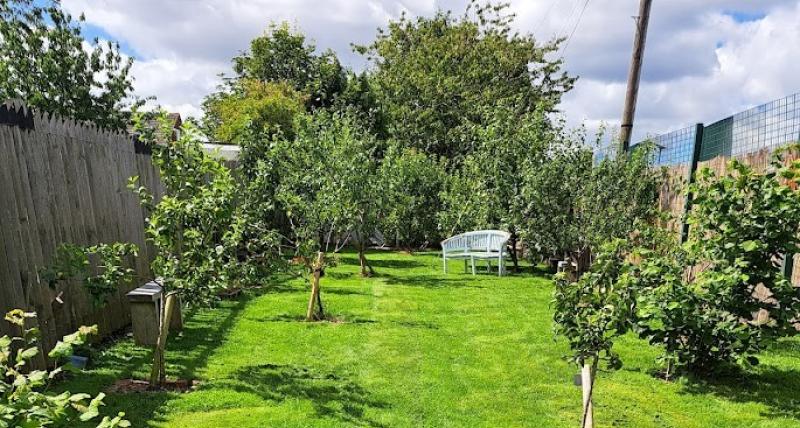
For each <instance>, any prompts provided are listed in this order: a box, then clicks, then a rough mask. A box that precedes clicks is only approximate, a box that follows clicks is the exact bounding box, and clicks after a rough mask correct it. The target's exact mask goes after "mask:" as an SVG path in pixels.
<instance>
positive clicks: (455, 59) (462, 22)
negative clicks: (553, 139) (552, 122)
mask: <svg viewBox="0 0 800 428" xmlns="http://www.w3.org/2000/svg"><path fill="white" fill-rule="evenodd" d="M506 9H507V5H503V4H501V5H492V4H486V5H479V4H478V3H477V2H475V1H473V2H471V3H470V6H469V7H468V9H467V11H466V12H465V13H464V15H462V16H459V17H456V16H454V15H453V14H452V13H451V12H449V11H447V12H444V11H439V12H437V13H436V14H435V15H434V16H433V17H417V18H409V17H407V16H406V15H403V16H402V17H401V18H400V20H399V21H394V22H391V23H390V24H389V27H388V29H387V30H379V33H378V36H377V39H376V40H375V41H374V42H373V43H372V44H370V45H368V46H361V47H359V48H358V50H359V51H360V52H361V53H363V54H364V55H366V56H367V58H368V59H369V60H370V61H371V62H372V64H373V68H374V81H375V82H376V86H377V87H376V91H377V96H378V97H379V99H380V105H381V108H382V109H383V111H384V114H385V115H386V117H387V126H388V132H389V135H390V137H392V138H394V139H396V140H398V141H400V142H402V143H403V144H405V145H406V146H408V147H416V148H419V149H420V150H423V151H425V152H426V153H429V154H433V155H436V156H438V157H444V158H447V159H452V158H462V157H464V156H466V155H467V154H469V153H471V152H472V151H473V150H474V149H475V145H476V140H477V138H476V133H477V128H479V127H481V126H485V125H486V124H487V123H488V122H489V118H488V117H487V112H490V111H491V107H492V106H494V105H496V104H498V103H499V104H506V105H513V106H514V114H515V115H516V116H522V115H524V114H526V113H530V112H532V111H534V110H535V109H536V106H537V105H548V106H550V107H552V108H555V107H556V106H558V103H559V101H560V99H561V96H562V94H563V93H565V92H566V91H568V90H570V89H571V88H572V85H573V83H574V81H575V79H574V78H573V77H570V76H568V75H567V74H566V72H564V71H563V70H562V62H561V60H560V59H552V58H551V56H552V54H553V53H554V52H555V51H556V50H557V49H558V46H559V41H558V40H554V41H551V42H547V43H539V42H538V41H537V40H536V39H535V38H534V37H533V36H532V35H530V34H519V33H516V32H514V31H513V30H512V28H511V23H512V22H513V19H514V16H513V15H510V14H508V13H507V11H506ZM512 100H513V102H512Z"/></svg>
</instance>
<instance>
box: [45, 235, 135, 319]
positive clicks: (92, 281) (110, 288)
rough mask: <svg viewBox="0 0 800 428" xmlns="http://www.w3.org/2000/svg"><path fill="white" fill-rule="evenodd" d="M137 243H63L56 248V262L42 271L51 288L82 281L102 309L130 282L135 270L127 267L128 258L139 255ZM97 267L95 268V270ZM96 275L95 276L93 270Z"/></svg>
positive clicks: (96, 304)
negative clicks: (126, 260) (72, 281)
mask: <svg viewBox="0 0 800 428" xmlns="http://www.w3.org/2000/svg"><path fill="white" fill-rule="evenodd" d="M138 252H139V249H138V248H137V247H136V245H134V244H130V243H123V242H114V243H112V244H98V245H92V246H89V247H83V246H78V245H73V244H62V245H60V246H59V247H58V248H57V249H56V255H55V257H54V258H53V262H52V263H51V264H50V265H49V266H48V267H47V268H45V269H42V271H40V272H39V276H40V278H41V279H43V280H44V281H46V282H47V283H48V285H50V287H55V286H56V284H57V283H58V282H59V281H66V280H70V279H75V280H79V281H81V283H82V284H83V286H84V287H85V288H86V290H87V291H88V292H89V295H90V296H91V297H92V301H93V303H94V305H95V306H98V307H99V306H102V305H104V304H105V303H106V301H107V300H108V296H109V295H111V294H113V293H114V292H115V291H116V290H117V287H118V286H119V285H120V284H124V283H130V282H131V281H132V280H133V274H134V273H135V271H134V270H133V269H132V268H130V267H128V266H126V263H125V259H128V258H130V257H135V256H137V255H138ZM92 266H94V269H92ZM93 270H94V271H96V272H97V273H96V274H92V273H91V272H92V271H93Z"/></svg>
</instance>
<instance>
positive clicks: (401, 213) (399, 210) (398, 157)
mask: <svg viewBox="0 0 800 428" xmlns="http://www.w3.org/2000/svg"><path fill="white" fill-rule="evenodd" d="M377 176H378V177H377V179H379V180H383V181H384V183H383V198H382V200H383V202H382V205H383V211H384V216H383V218H382V220H381V229H382V231H383V233H384V236H386V239H387V240H390V239H394V241H395V243H396V244H397V245H398V246H403V247H405V248H406V249H409V250H410V249H412V248H414V247H424V246H426V245H428V244H430V243H431V242H434V240H435V239H436V238H437V237H438V230H437V229H438V225H437V221H436V219H437V218H436V216H437V213H438V212H439V210H440V209H441V203H440V198H439V193H440V192H441V190H442V186H443V183H444V176H445V174H444V165H443V164H441V163H438V162H436V161H434V160H433V159H432V158H431V157H430V156H428V155H426V154H425V153H422V152H420V151H418V150H416V149H408V148H407V149H403V148H401V147H398V146H397V145H392V146H390V147H389V150H388V152H387V153H386V156H385V157H384V158H383V161H382V162H381V166H380V169H379V172H378V174H377ZM373 179H374V178H373Z"/></svg>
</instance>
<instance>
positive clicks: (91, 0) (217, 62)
mask: <svg viewBox="0 0 800 428" xmlns="http://www.w3.org/2000/svg"><path fill="white" fill-rule="evenodd" d="M465 4H466V0H361V1H354V0H329V1H324V2H321V1H312V0H195V1H191V2H189V1H185V0H138V1H130V0H63V5H64V7H65V8H67V9H68V10H69V11H71V12H73V13H76V14H77V13H79V12H80V11H84V12H85V14H86V18H87V20H88V22H89V23H91V24H93V25H96V26H98V27H101V28H103V29H104V30H105V31H106V32H107V33H108V34H110V35H111V36H112V37H114V38H117V39H120V40H123V41H125V42H126V44H127V46H130V47H131V48H132V49H133V50H134V51H135V52H136V54H137V57H138V58H139V60H138V61H137V62H136V65H135V67H134V71H133V72H134V76H135V77H136V90H137V92H138V93H139V94H140V95H156V96H157V97H158V99H159V101H160V102H161V103H162V105H164V106H166V107H168V108H171V109H175V110H178V111H181V113H184V112H185V113H191V114H197V113H198V112H199V105H200V101H201V100H202V97H203V96H204V95H205V94H206V93H208V92H209V91H211V90H213V89H214V87H215V85H216V83H217V78H216V75H217V74H218V73H219V72H223V71H227V70H229V61H230V58H231V57H233V56H235V55H236V54H237V53H238V52H240V51H241V50H244V49H246V48H247V45H248V42H249V41H250V40H251V39H252V38H253V37H255V36H257V35H258V34H260V33H261V32H263V30H264V28H266V26H267V25H268V24H269V23H270V22H274V21H282V20H288V21H289V22H292V23H295V24H296V25H297V26H299V27H300V29H301V30H302V31H304V32H305V33H306V34H307V35H308V37H309V38H310V39H312V40H313V41H315V42H316V44H317V46H318V48H320V49H327V48H332V49H334V50H335V51H336V52H337V53H338V55H339V56H340V58H342V60H343V62H345V63H346V64H348V65H351V66H355V67H357V68H361V67H363V65H364V60H363V58H361V57H360V56H358V55H356V54H354V53H353V52H352V51H351V49H350V43H351V42H354V43H357V44H364V43H368V42H369V41H371V40H373V39H374V37H375V33H376V29H377V28H378V27H383V26H385V25H386V23H387V22H388V20H389V19H392V18H397V17H398V16H399V15H400V13H402V12H403V11H405V12H407V13H410V14H412V15H420V14H421V15H430V14H432V13H433V12H434V11H435V10H436V8H437V7H442V8H449V9H452V10H454V11H455V12H456V13H460V12H461V11H463V9H464V5H465ZM583 4H584V0H537V1H531V0H512V1H511V6H512V9H513V11H514V12H515V13H516V14H517V16H518V19H517V21H516V24H515V25H516V27H517V28H518V29H519V30H520V31H524V32H533V33H534V34H535V35H536V36H537V38H539V39H540V40H543V41H544V40H549V39H551V38H552V37H555V36H558V35H565V34H569V33H570V32H571V31H572V29H573V28H574V26H575V25H576V22H577V20H578V15H579V13H580V11H581V8H582V7H583ZM637 7H638V2H637V1H633V0H629V1H620V0H592V1H589V3H588V6H587V8H586V11H585V14H584V15H583V17H582V19H581V21H580V25H579V26H578V28H577V31H576V32H575V35H574V36H573V37H572V39H571V40H570V44H569V47H568V48H567V50H566V51H565V59H566V65H567V69H568V70H569V71H570V72H571V73H572V74H577V75H579V76H580V77H581V79H580V80H579V81H578V84H577V86H576V88H575V90H574V91H573V92H572V93H570V94H569V95H568V96H567V97H566V98H565V101H564V105H563V110H564V111H565V112H566V114H567V116H568V119H569V121H570V123H572V124H578V123H580V122H581V121H586V124H587V126H589V127H590V128H591V127H593V126H596V124H598V123H600V122H602V121H605V122H608V123H609V124H610V125H611V126H613V125H615V124H616V123H618V120H619V119H618V116H619V115H620V112H621V110H622V102H623V96H624V92H625V79H626V77H627V71H628V61H629V60H630V49H631V45H632V38H633V31H634V22H633V20H632V18H631V17H632V16H633V15H636V13H637ZM761 15H763V19H757V20H754V21H748V22H740V21H737V19H735V18H734V16H756V17H759V16H761ZM798 22H800V0H759V1H758V2H754V1H751V0H703V1H701V2H698V1H697V0H670V1H669V2H654V6H653V13H652V17H651V22H650V31H649V34H648V44H647V50H646V55H645V65H644V74H643V82H642V86H641V92H640V96H639V107H638V112H637V121H636V127H635V137H637V138H639V137H643V136H644V135H645V134H647V133H655V132H663V131H667V130H670V129H673V128H677V127H682V126H686V125H690V124H692V123H693V122H697V121H707V122H711V121H714V120H716V119H720V118H722V117H724V116H726V115H729V114H731V113H734V112H736V111H739V110H741V109H744V108H747V107H749V106H752V105H756V104H760V103H763V102H766V101H769V100H771V99H774V98H778V97H781V96H783V95H786V94H789V93H792V92H795V91H797V90H800V87H798V86H800V85H798V81H797V79H796V77H795V74H796V72H794V69H795V67H794V64H793V62H794V59H796V58H800V25H798V24H797V23H798Z"/></svg>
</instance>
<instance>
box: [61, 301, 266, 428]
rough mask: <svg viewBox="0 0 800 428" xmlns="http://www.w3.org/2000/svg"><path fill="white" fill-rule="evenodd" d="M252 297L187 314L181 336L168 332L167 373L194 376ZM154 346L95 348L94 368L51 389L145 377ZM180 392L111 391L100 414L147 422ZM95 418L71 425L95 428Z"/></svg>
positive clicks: (101, 386) (91, 389)
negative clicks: (119, 414)
mask: <svg viewBox="0 0 800 428" xmlns="http://www.w3.org/2000/svg"><path fill="white" fill-rule="evenodd" d="M252 297H254V296H253V294H251V293H246V294H243V295H241V296H239V297H237V298H236V299H234V300H229V301H225V302H222V303H221V304H220V305H219V307H217V308H214V309H203V310H198V311H191V312H189V313H185V314H184V316H185V318H184V328H183V332H182V333H181V334H180V335H177V336H176V335H174V334H170V337H169V340H168V342H167V354H166V365H167V375H168V377H169V378H179V379H187V380H194V379H196V376H197V372H198V370H199V369H202V368H203V367H205V366H206V364H207V363H208V359H209V358H210V357H211V355H212V354H213V353H214V351H215V350H216V349H217V348H219V347H220V346H222V345H223V343H224V342H225V337H226V335H227V333H228V331H229V330H230V329H231V328H232V327H233V326H234V325H235V324H236V321H237V320H238V318H239V315H240V313H241V312H242V310H243V309H244V307H245V306H246V304H247V302H248V301H249V300H250V299H251V298H252ZM152 358H153V356H152V350H151V349H147V348H144V347H139V346H135V345H134V344H133V342H132V340H130V339H128V340H124V341H120V342H117V343H109V345H108V346H107V347H106V348H104V349H100V350H98V351H95V353H94V357H93V360H94V361H95V364H94V367H93V368H92V370H90V371H86V372H81V373H80V374H78V375H76V376H74V377H72V378H70V379H68V380H66V381H64V382H62V383H60V384H58V385H56V386H55V388H54V389H55V390H57V391H64V390H69V391H73V392H77V391H80V392H87V393H91V394H93V395H94V394H97V393H99V392H102V391H104V390H105V389H107V388H108V387H109V386H111V385H112V384H113V383H114V382H115V381H117V380H119V379H128V378H135V379H146V378H147V376H148V374H149V372H150V367H151V364H152ZM179 395H180V394H178V393H172V392H147V393H127V394H122V393H113V394H108V396H107V397H106V399H105V403H106V406H105V407H104V408H103V409H102V412H103V415H115V414H116V413H117V412H125V414H126V419H128V420H130V422H131V424H132V426H134V427H140V426H147V422H149V421H161V420H162V419H161V416H160V415H159V409H161V408H163V407H164V406H165V405H166V404H167V402H169V401H170V400H172V399H174V398H176V397H178V396H179ZM96 425H97V421H95V422H94V424H92V423H85V424H78V425H76V426H75V427H76V428H77V427H84V426H85V427H94V426H96Z"/></svg>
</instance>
